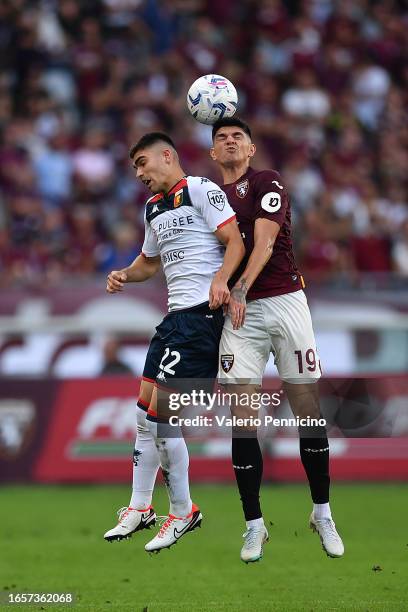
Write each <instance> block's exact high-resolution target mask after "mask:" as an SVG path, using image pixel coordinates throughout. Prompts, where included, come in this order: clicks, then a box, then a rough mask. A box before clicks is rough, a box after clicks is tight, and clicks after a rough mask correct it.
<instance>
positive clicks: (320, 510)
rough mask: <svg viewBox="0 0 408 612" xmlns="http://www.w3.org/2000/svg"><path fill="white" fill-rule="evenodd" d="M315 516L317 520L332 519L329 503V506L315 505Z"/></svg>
mask: <svg viewBox="0 0 408 612" xmlns="http://www.w3.org/2000/svg"><path fill="white" fill-rule="evenodd" d="M313 514H314V517H315V519H317V520H321V519H327V518H328V519H331V517H332V515H331V510H330V504H329V502H327V504H313Z"/></svg>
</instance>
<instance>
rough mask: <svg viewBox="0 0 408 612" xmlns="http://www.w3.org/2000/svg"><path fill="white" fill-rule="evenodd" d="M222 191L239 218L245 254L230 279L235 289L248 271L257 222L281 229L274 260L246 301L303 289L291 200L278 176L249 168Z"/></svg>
mask: <svg viewBox="0 0 408 612" xmlns="http://www.w3.org/2000/svg"><path fill="white" fill-rule="evenodd" d="M223 189H224V191H225V193H226V194H227V196H228V200H229V203H230V204H231V206H232V208H233V209H234V211H235V213H236V215H237V221H238V223H239V230H240V232H241V235H242V238H243V241H244V244H245V250H246V253H245V257H244V259H243V261H242V262H241V265H240V266H239V268H238V270H237V272H236V273H235V274H234V276H233V278H232V279H231V283H232V285H233V284H235V283H236V281H237V280H238V278H239V277H240V276H241V274H242V273H243V271H244V270H245V267H246V265H247V263H248V259H249V256H250V255H251V253H252V250H253V248H254V228H255V221H256V219H270V220H271V221H275V222H276V223H278V224H279V225H280V231H279V233H278V235H277V237H276V241H275V244H274V247H273V253H272V256H271V258H270V259H269V261H268V263H267V264H266V265H265V267H264V268H263V270H262V271H261V272H260V273H259V276H258V278H257V279H256V280H255V282H254V284H253V285H252V287H251V288H250V289H249V291H248V295H247V299H248V300H256V299H258V298H265V297H271V296H274V295H283V294H284V293H291V292H292V291H298V290H299V289H303V287H304V283H303V278H302V276H301V274H300V273H299V270H298V269H297V267H296V263H295V258H294V255H293V249H292V236H291V216H290V203H289V197H288V193H287V191H286V189H285V187H284V186H283V184H282V179H281V177H280V175H279V174H278V172H275V170H254V169H253V168H248V170H247V172H246V173H245V174H244V175H243V176H241V177H240V178H239V179H238V180H237V181H235V183H230V184H227V185H224V186H223ZM232 285H231V286H232Z"/></svg>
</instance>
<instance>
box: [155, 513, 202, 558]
mask: <svg viewBox="0 0 408 612" xmlns="http://www.w3.org/2000/svg"><path fill="white" fill-rule="evenodd" d="M202 518H203V517H202V514H201V512H200V509H199V508H198V506H196V505H195V504H193V507H192V510H191V512H190V514H189V515H188V516H186V517H185V518H177V517H176V516H173V515H172V514H169V515H168V516H163V517H162V519H163V521H164V522H163V525H162V526H161V527H160V531H159V533H158V534H157V535H156V536H155V537H154V538H153V540H150V542H148V543H147V544H146V546H145V551H146V552H155V553H158V552H160V551H161V550H162V549H163V548H170V546H173V544H176V543H177V542H178V541H179V539H180V538H182V537H183V536H184V535H186V533H189V531H193V530H194V529H196V528H197V527H201V521H202Z"/></svg>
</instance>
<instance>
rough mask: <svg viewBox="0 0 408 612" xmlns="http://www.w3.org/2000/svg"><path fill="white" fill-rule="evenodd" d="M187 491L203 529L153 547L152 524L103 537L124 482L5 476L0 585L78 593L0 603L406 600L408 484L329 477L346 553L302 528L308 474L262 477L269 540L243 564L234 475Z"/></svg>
mask: <svg viewBox="0 0 408 612" xmlns="http://www.w3.org/2000/svg"><path fill="white" fill-rule="evenodd" d="M192 493H193V499H194V500H195V501H196V502H197V503H198V504H199V505H200V507H201V509H202V512H203V515H204V520H203V526H202V529H198V530H196V531H195V532H194V533H192V534H188V535H187V536H186V537H185V538H183V539H182V541H180V542H179V543H178V544H177V545H176V546H174V547H173V548H172V549H171V550H164V551H162V552H161V553H160V554H159V555H152V556H150V555H148V554H147V553H146V552H145V551H144V550H143V545H144V544H145V543H146V542H147V541H148V540H149V539H150V538H151V537H152V536H153V533H154V529H152V530H150V531H143V532H141V533H138V534H135V535H134V536H133V537H132V539H130V540H125V541H123V542H120V543H116V542H115V543H113V544H109V543H107V542H105V541H104V540H103V538H102V535H103V533H104V532H105V531H106V530H107V529H109V528H111V527H112V526H113V525H114V524H115V513H114V511H115V510H116V509H117V508H119V507H120V506H124V505H126V504H127V503H128V498H129V489H128V487H124V486H66V487H58V486H38V485H37V486H5V487H3V488H2V489H1V491H0V508H1V517H2V524H1V545H0V590H1V589H6V591H7V589H10V590H11V591H19V590H20V591H29V592H38V591H40V592H69V591H71V592H73V593H75V594H76V597H77V602H76V605H75V606H73V607H69V606H61V605H55V604H54V605H46V604H36V605H34V606H33V605H30V606H29V605H21V606H17V605H14V606H5V605H3V606H0V610H18V609H20V610H24V609H25V610H48V609H49V610H55V611H56V610H66V611H69V610H87V611H90V612H98V611H99V610H112V611H120V612H122V611H123V612H125V611H132V612H138V611H140V612H142V611H144V612H172V611H173V610H174V611H182V612H184V611H186V612H187V611H193V612H204V611H211V612H218V611H230V612H237V611H244V610H245V611H247V610H251V612H252V611H255V612H258V611H263V610H274V611H279V612H286V611H292V610H293V611H294V610H299V611H310V612H311V611H313V612H315V611H316V612H317V611H320V610H322V611H323V610H324V611H325V612H326V611H332V610H345V611H346V610H347V611H354V610H356V611H362V612H363V611H368V612H377V611H381V612H382V611H385V612H388V611H394V610H405V611H406V610H408V533H407V507H408V506H407V488H406V486H404V485H397V484H390V485H386V484H384V485H383V484H373V485H365V484H355V485H340V484H334V485H333V487H332V507H333V509H334V511H335V519H336V522H337V526H338V528H339V531H340V532H341V534H342V536H343V539H344V542H345V547H346V554H345V556H344V557H343V558H342V559H329V558H328V557H327V556H326V555H325V553H324V552H323V551H322V549H321V547H320V540H319V538H318V536H317V535H315V534H313V533H312V532H311V530H310V529H309V528H308V516H309V512H310V507H311V506H310V500H309V494H308V490H307V487H306V485H294V486H289V485H275V484H270V485H265V486H264V487H263V493H262V499H263V507H264V512H265V518H266V521H267V525H268V529H269V534H270V541H269V543H268V544H266V545H265V549H264V558H263V560H262V561H261V562H259V563H253V564H249V565H245V564H243V563H242V562H241V561H240V559H239V551H240V547H241V542H242V537H241V536H242V533H243V531H244V525H243V521H242V518H241V510H240V505H239V500H238V497H237V493H236V491H235V487H234V486H231V485H225V486H214V485H212V486H201V485H200V486H197V485H196V486H193V487H192ZM154 501H155V508H156V512H158V513H159V514H164V513H166V512H167V498H166V493H165V491H164V489H163V486H162V485H160V486H159V487H158V488H157V491H156V493H155V497H154ZM375 566H377V569H376V570H374V569H373V568H374V567H375ZM3 601H4V599H3Z"/></svg>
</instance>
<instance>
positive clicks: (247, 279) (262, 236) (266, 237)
mask: <svg viewBox="0 0 408 612" xmlns="http://www.w3.org/2000/svg"><path fill="white" fill-rule="evenodd" d="M279 230H280V226H279V224H278V223H275V221H270V220H269V219H257V220H256V221H255V228H254V248H253V251H252V253H251V255H250V257H249V260H248V264H247V266H246V268H245V270H244V272H243V273H242V275H241V276H240V278H239V279H238V281H237V282H236V284H235V285H234V287H233V288H232V289H231V294H230V301H229V313H230V316H231V321H232V325H233V328H234V329H239V328H240V327H241V326H242V325H243V323H244V320H245V309H244V308H243V306H245V303H246V294H247V293H248V291H249V289H250V287H251V286H252V285H253V284H254V282H255V280H256V279H257V277H258V275H259V274H260V272H261V271H262V270H263V268H264V267H265V265H266V264H267V262H268V261H269V259H270V258H271V256H272V253H273V245H274V244H275V240H276V237H277V235H278V233H279Z"/></svg>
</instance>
